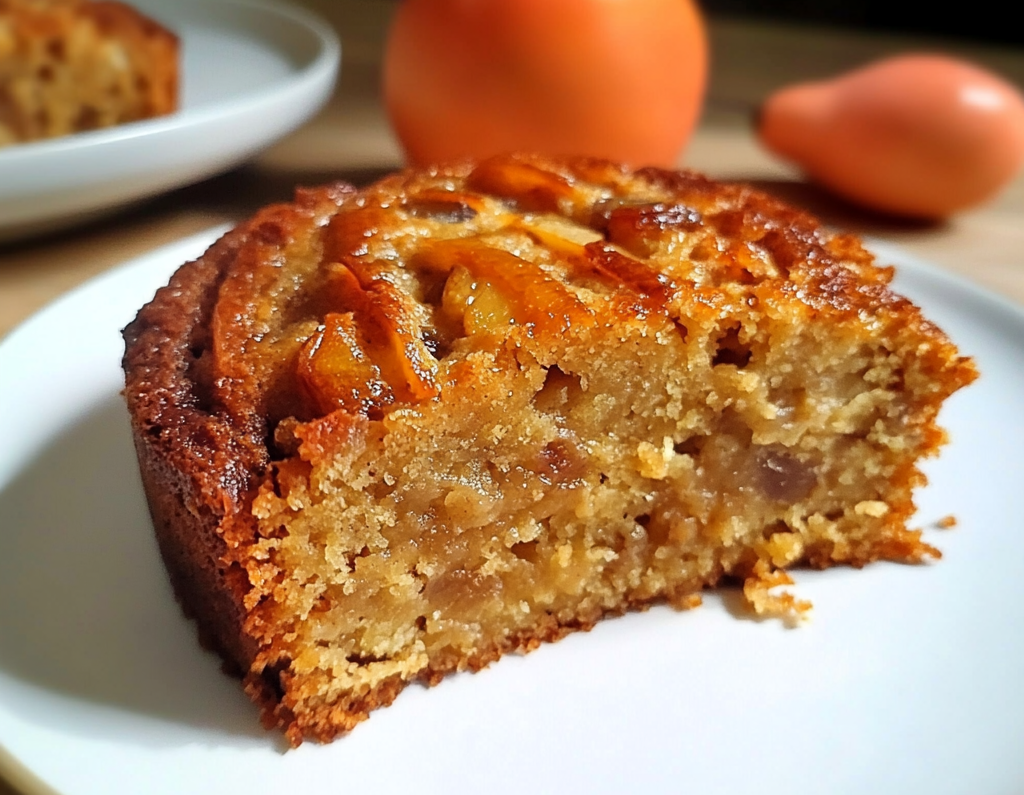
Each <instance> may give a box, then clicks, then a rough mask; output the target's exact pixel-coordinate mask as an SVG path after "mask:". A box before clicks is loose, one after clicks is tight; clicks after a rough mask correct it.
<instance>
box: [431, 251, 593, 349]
mask: <svg viewBox="0 0 1024 795" xmlns="http://www.w3.org/2000/svg"><path fill="white" fill-rule="evenodd" d="M416 262H417V265H418V266H419V267H422V268H424V269H425V270H431V271H434V272H441V273H449V274H450V275H449V281H452V279H453V278H454V279H455V282H454V283H453V284H452V285H451V289H450V290H449V286H448V285H446V286H445V301H446V303H445V306H446V310H448V311H457V307H459V306H464V307H465V310H464V318H465V319H464V324H465V328H466V333H467V334H472V333H474V331H473V330H474V329H478V328H487V329H493V328H495V327H496V326H497V325H505V324H509V325H513V324H514V325H518V326H524V327H527V328H528V330H529V333H531V334H532V333H534V332H536V333H537V334H540V335H542V336H547V335H557V334H564V333H565V332H567V331H568V330H569V329H570V328H572V327H574V326H584V325H592V324H593V323H594V319H595V318H594V313H593V312H592V311H591V310H590V309H589V308H588V307H587V306H586V304H584V303H583V302H582V301H580V299H579V298H577V297H576V296H575V295H574V294H573V293H572V292H571V291H570V290H568V289H567V288H566V287H565V285H563V284H562V283H561V282H559V281H557V280H555V279H554V278H552V277H551V276H549V275H548V274H547V273H546V272H545V271H544V269H543V268H541V267H540V266H539V265H537V264H535V263H532V262H528V261H527V260H524V259H520V258H519V257H517V256H515V255H514V254H510V253H509V252H507V251H502V250H500V249H495V248H489V247H488V246H486V245H483V244H482V243H480V242H478V241H472V240H444V241H437V242H434V243H430V244H428V245H426V246H424V247H423V249H421V251H420V253H419V255H418V256H417V258H416ZM457 269H461V270H462V271H464V272H465V274H468V276H470V277H472V278H468V279H467V277H466V275H462V274H459V275H456V274H455V271H456V270H457ZM477 301H480V302H481V305H480V306H479V307H477V308H475V309H474V308H473V307H476V303H477Z"/></svg>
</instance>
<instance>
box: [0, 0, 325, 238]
mask: <svg viewBox="0 0 1024 795" xmlns="http://www.w3.org/2000/svg"><path fill="white" fill-rule="evenodd" d="M133 4H134V5H135V6H137V7H138V8H139V9H140V10H141V11H143V12H145V13H146V14H148V15H150V16H152V17H153V18H154V19H157V20H159V21H161V22H162V23H163V24H164V25H166V27H168V28H169V29H171V30H173V31H174V32H175V33H177V34H178V36H179V37H180V39H181V47H182V102H181V110H179V111H178V112H177V113H175V114H172V115H170V116H165V117H163V118H159V119H151V120H148V121H141V122H135V123H133V124H125V125H121V126H119V127H113V128H110V129H105V130H96V131H93V132H88V133H80V134H78V135H69V136H65V137H63V138H54V139H51V140H47V141H39V142H33V143H27V144H17V145H14V146H8V147H4V148H2V149H0V240H10V239H13V238H18V237H24V236H27V235H31V234H37V233H39V232H42V231H46V230H50V229H55V228H58V227H62V226H67V225H70V224H73V223H77V222H79V221H82V220H86V219H88V218H90V217H93V216H95V215H98V214H102V213H104V212H109V211H111V210H114V209H117V208H118V207H121V206H123V205H126V204H128V203H130V202H134V201H137V200H139V199H142V198H145V197H148V196H152V195H155V194H157V193H160V192H161V191H166V190H170V189H171V188H176V187H180V186H182V185H187V184H189V183H191V182H196V181H198V180H200V179H203V178H204V177H208V176H211V175H213V174H216V173H218V172H221V171H224V170H226V169H228V168H230V167H231V166H234V165H236V164H238V163H241V162H242V161H244V160H246V159H247V158H249V157H251V156H252V155H254V154H255V153H257V152H259V151H260V150H261V149H264V148H265V147H267V146H269V145H270V144H271V143H273V142H274V141H276V140H278V139H279V138H281V137H282V136H284V135H286V134H287V133H289V132H291V131H292V130H294V129H295V128H296V127H298V126H299V125H301V124H302V123H303V122H305V121H306V120H308V119H309V118H310V117H311V116H312V115H313V114H314V113H315V112H316V111H317V110H318V109H319V108H320V107H321V106H322V105H323V104H324V102H326V100H327V98H328V97H329V96H330V93H331V89H332V87H333V85H334V80H335V77H336V75H337V72H338V64H339V61H340V48H339V45H338V40H337V37H336V36H335V35H334V33H333V31H332V30H331V28H330V26H328V25H327V24H326V23H324V22H322V21H320V20H319V19H318V18H316V17H315V16H313V15H311V14H309V13H308V12H306V11H303V10H302V9H298V8H294V7H291V6H285V5H273V4H270V3H264V2H250V1H249V0H133Z"/></svg>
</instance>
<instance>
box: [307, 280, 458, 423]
mask: <svg viewBox="0 0 1024 795" xmlns="http://www.w3.org/2000/svg"><path fill="white" fill-rule="evenodd" d="M352 264H353V267H349V266H348V265H347V264H346V263H334V264H332V265H329V266H328V270H329V271H330V274H331V277H330V279H329V280H328V282H327V285H326V288H325V289H327V290H328V291H329V293H330V296H331V299H332V301H333V303H334V304H335V305H336V306H338V307H339V308H341V309H342V310H347V312H345V313H344V314H329V315H328V316H327V318H326V319H325V322H324V324H323V327H322V328H321V329H319V330H318V331H317V333H316V334H314V335H313V337H312V338H311V339H310V340H309V342H307V344H306V346H305V347H304V348H303V350H302V353H301V355H300V358H299V376H300V378H301V379H302V382H303V384H304V385H305V386H306V388H307V390H308V391H309V393H310V395H311V397H312V398H313V402H314V404H315V405H316V406H317V407H319V408H320V409H321V410H334V409H337V408H345V409H347V410H350V411H358V412H360V413H366V414H368V415H370V416H376V415H379V414H380V413H381V412H382V410H383V409H384V408H386V407H387V406H389V405H391V403H393V402H395V401H401V402H403V403H418V402H421V401H424V400H430V399H432V398H434V397H436V396H437V395H438V393H439V388H438V385H437V377H436V376H437V360H436V359H435V358H434V357H433V355H432V354H431V353H430V350H429V349H428V348H427V346H426V344H425V343H424V342H423V339H422V335H421V329H420V328H419V327H418V324H417V323H416V322H415V320H414V318H413V315H412V312H411V311H410V310H409V307H408V306H407V305H406V302H407V301H408V300H409V299H408V298H407V297H406V296H404V295H403V294H402V293H401V292H400V291H399V289H398V288H397V287H395V285H393V284H391V283H390V282H389V281H387V280H385V279H381V278H377V279H367V280H366V283H365V284H362V283H360V279H359V278H358V277H357V276H356V273H355V272H354V269H358V267H357V266H358V265H359V263H352ZM346 346H348V347H349V348H350V352H349V353H347V354H346V353H344V352H343V351H342V348H344V347H346ZM364 382H365V383H364ZM385 387H386V388H385Z"/></svg>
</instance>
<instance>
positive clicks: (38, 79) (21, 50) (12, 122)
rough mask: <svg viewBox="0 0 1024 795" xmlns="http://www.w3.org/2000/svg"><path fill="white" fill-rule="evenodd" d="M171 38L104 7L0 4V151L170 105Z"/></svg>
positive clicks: (15, 0)
mask: <svg viewBox="0 0 1024 795" xmlns="http://www.w3.org/2000/svg"><path fill="white" fill-rule="evenodd" d="M179 68H180V67H179V57H178V39H177V37H176V36H175V35H174V34H173V33H171V32H170V31H168V30H166V29H165V28H164V27H163V26H161V25H160V24H158V23H157V22H155V21H153V20H152V19H149V18H147V17H145V16H144V15H142V14H141V13H139V12H138V11H137V10H135V9H134V8H132V7H131V6H128V5H125V4H123V3H118V2H108V1H107V0H97V1H96V2H92V1H91V0H0V146H4V145H8V144H14V143H19V142H25V141H34V140H38V139H43V138H54V137H57V136H61V135H68V134H70V133H76V132H84V131H87V130H95V129H100V128H104V127H112V126H114V125H118V124H124V123H126V122H132V121H139V120H141V119H149V118H153V117H156V116H163V115H166V114H168V113H171V112H173V111H174V110H175V109H176V108H177V106H178V81H179Z"/></svg>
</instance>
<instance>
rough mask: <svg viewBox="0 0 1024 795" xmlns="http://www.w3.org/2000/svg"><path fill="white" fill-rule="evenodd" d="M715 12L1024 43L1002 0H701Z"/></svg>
mask: <svg viewBox="0 0 1024 795" xmlns="http://www.w3.org/2000/svg"><path fill="white" fill-rule="evenodd" d="M698 1H699V3H700V6H701V7H702V8H703V9H704V11H705V12H707V13H708V14H710V15H713V16H724V17H743V18H747V19H764V20H778V21H785V22H806V23H808V24H817V25H834V26H841V27H845V28H849V29H862V30H870V31H891V32H893V33H910V34H928V35H932V36H941V37H947V38H955V39H961V40H964V39H966V40H972V41H978V42H989V43H995V44H1003V45H1010V46H1012V45H1017V47H1020V46H1022V45H1024V23H1021V22H1019V21H1018V20H1017V19H1015V18H1013V17H1015V16H1016V15H1013V14H1011V9H1012V8H1013V7H1014V5H1016V4H1014V3H1011V2H1009V1H1008V0H1003V2H1002V3H1001V4H997V3H996V2H995V0H967V1H966V2H965V0H959V2H953V3H952V4H951V5H948V6H946V5H940V4H939V3H910V2H907V0H889V2H884V0H859V1H857V2H842V1H841V0H771V1H770V2H769V1H766V0H698Z"/></svg>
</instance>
